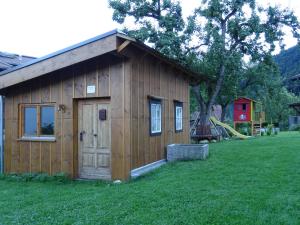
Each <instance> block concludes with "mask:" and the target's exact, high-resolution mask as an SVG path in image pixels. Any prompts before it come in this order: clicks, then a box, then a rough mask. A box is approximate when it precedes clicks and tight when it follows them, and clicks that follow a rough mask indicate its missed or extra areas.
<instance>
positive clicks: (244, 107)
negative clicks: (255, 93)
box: [233, 97, 265, 136]
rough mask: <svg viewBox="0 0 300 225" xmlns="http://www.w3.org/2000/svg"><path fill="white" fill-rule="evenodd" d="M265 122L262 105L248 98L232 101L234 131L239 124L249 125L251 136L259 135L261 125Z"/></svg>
mask: <svg viewBox="0 0 300 225" xmlns="http://www.w3.org/2000/svg"><path fill="white" fill-rule="evenodd" d="M263 122H265V112H264V111H263V107H262V103H260V102H257V101H255V100H253V99H250V98H245V97H241V98H238V99H236V100H234V111H233V124H234V129H236V125H237V124H240V123H250V124H251V135H252V136H255V135H261V125H262V123H263Z"/></svg>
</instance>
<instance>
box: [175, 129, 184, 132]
mask: <svg viewBox="0 0 300 225" xmlns="http://www.w3.org/2000/svg"><path fill="white" fill-rule="evenodd" d="M182 132H183V129H181V130H175V133H182Z"/></svg>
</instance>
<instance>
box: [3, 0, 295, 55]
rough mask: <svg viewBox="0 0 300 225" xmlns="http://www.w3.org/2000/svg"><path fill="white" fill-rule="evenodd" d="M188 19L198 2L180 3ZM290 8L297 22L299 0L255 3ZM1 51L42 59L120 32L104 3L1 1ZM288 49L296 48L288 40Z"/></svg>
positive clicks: (102, 0) (103, 0)
mask: <svg viewBox="0 0 300 225" xmlns="http://www.w3.org/2000/svg"><path fill="white" fill-rule="evenodd" d="M181 1H182V2H183V4H182V6H183V10H184V15H189V14H190V13H191V12H192V10H193V9H194V8H195V6H196V5H198V4H199V2H200V1H201V0H181ZM258 1H259V2H260V3H261V4H262V5H265V6H266V5H267V4H270V3H271V4H272V5H274V4H279V5H282V6H283V7H290V8H291V9H293V10H294V11H295V13H296V15H297V16H298V18H300V1H299V0H258ZM0 8H1V12H0V21H1V23H0V24H1V34H0V51H4V52H11V53H18V54H22V55H30V56H36V57H39V56H43V55H46V54H49V53H51V52H54V51H57V50H60V49H62V48H65V47H68V46H70V45H72V44H76V43H78V42H81V41H84V40H86V39H89V38H91V37H94V36H97V35H99V34H101V33H104V32H107V31H110V30H113V29H115V28H121V27H122V26H121V25H119V24H117V23H115V22H113V21H112V18H111V17H112V10H111V9H109V8H108V4H107V0H0ZM286 44H287V46H288V47H290V46H293V45H295V44H296V41H295V40H293V39H292V38H291V37H288V38H287V39H286Z"/></svg>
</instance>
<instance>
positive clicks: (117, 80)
mask: <svg viewBox="0 0 300 225" xmlns="http://www.w3.org/2000/svg"><path fill="white" fill-rule="evenodd" d="M122 70H123V65H122V63H118V64H114V65H112V66H110V79H111V81H110V82H111V88H112V90H113V92H112V93H111V128H112V143H111V144H112V145H111V151H112V178H113V179H120V178H123V176H124V155H123V153H124V139H123V137H124V133H123V132H124V117H123V116H124V105H123V97H122V95H123V93H124V91H123V85H124V84H123V83H124V81H123V71H122Z"/></svg>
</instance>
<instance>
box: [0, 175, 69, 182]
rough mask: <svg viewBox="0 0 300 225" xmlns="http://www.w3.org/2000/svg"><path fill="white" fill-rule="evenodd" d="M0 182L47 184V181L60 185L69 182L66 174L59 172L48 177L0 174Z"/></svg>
mask: <svg viewBox="0 0 300 225" xmlns="http://www.w3.org/2000/svg"><path fill="white" fill-rule="evenodd" d="M0 180H9V181H25V182H30V181H38V182H47V181H58V182H60V183H65V182H67V181H70V178H69V176H68V174H66V173H63V172H60V173H56V174H54V175H53V176H50V175H48V174H47V173H20V174H18V173H9V174H0Z"/></svg>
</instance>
